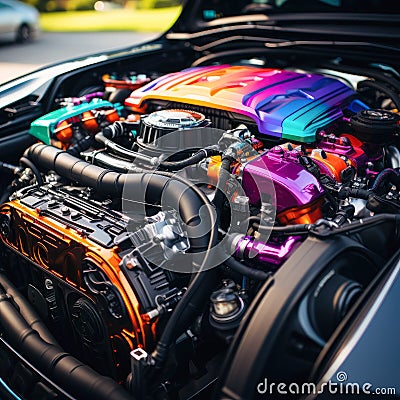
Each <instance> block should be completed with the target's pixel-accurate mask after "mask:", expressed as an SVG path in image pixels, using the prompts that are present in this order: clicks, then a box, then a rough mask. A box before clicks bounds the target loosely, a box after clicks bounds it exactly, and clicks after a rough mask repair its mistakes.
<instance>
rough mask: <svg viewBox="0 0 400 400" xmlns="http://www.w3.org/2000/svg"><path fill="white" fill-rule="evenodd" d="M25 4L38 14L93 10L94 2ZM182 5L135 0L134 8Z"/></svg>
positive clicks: (38, 0) (123, 0) (174, 0)
mask: <svg viewBox="0 0 400 400" xmlns="http://www.w3.org/2000/svg"><path fill="white" fill-rule="evenodd" d="M22 1H24V2H25V3H28V4H31V5H33V6H35V7H36V8H37V9H38V10H39V11H40V12H49V11H73V10H93V6H94V3H95V1H96V0H22ZM104 1H109V2H110V3H116V4H120V5H122V6H125V5H126V4H127V3H128V2H129V3H132V1H128V0H104ZM180 4H182V0H135V8H139V9H149V8H162V7H172V6H177V5H180Z"/></svg>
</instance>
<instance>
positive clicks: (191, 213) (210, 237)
mask: <svg viewBox="0 0 400 400" xmlns="http://www.w3.org/2000/svg"><path fill="white" fill-rule="evenodd" d="M25 154H26V155H27V156H28V157H29V158H30V159H31V160H32V161H33V162H34V163H37V165H39V166H41V167H42V168H45V169H51V170H54V171H55V172H56V173H58V174H60V175H62V176H64V177H68V178H69V179H72V180H76V181H78V182H80V183H81V184H83V185H87V186H90V187H93V188H94V189H95V190H96V191H97V192H99V193H102V194H108V195H114V196H121V194H122V190H123V186H124V184H125V183H127V184H130V185H134V187H135V189H136V190H135V191H134V192H133V193H132V195H137V196H138V198H137V199H135V198H133V199H132V200H138V201H141V200H143V199H142V196H143V193H145V201H146V202H150V203H154V202H159V201H160V199H161V196H164V197H165V198H166V200H169V201H168V202H169V203H173V204H174V205H175V207H174V208H176V205H178V209H179V212H180V214H181V217H182V220H183V221H184V222H185V223H186V225H187V228H188V229H187V230H188V232H189V235H188V236H189V238H190V239H189V240H190V245H191V249H192V251H193V252H199V251H206V255H205V257H204V259H203V263H202V266H200V268H199V272H198V273H197V274H196V277H195V279H193V281H192V282H191V284H190V286H189V288H188V290H187V291H186V293H185V295H184V296H183V298H182V300H181V301H180V302H179V303H178V305H177V307H176V308H175V310H174V312H173V313H172V315H171V318H170V319H169V321H168V323H167V325H166V327H165V329H164V331H163V334H162V336H161V339H160V341H159V343H158V345H157V349H158V353H157V357H156V359H157V360H159V361H160V363H161V364H162V363H163V362H164V361H165V358H166V354H167V352H168V349H169V346H170V345H171V344H172V341H173V340H174V339H175V338H176V337H177V335H179V334H180V333H181V332H182V331H183V330H184V329H185V327H187V325H188V323H190V322H191V321H192V319H193V315H197V314H196V313H197V311H198V310H200V309H201V307H203V305H204V302H205V301H206V298H207V296H208V295H209V293H211V290H212V287H213V285H214V282H215V281H214V278H215V276H214V274H215V271H214V269H210V270H207V271H203V270H204V266H205V264H206V262H207V258H208V254H209V252H208V250H210V249H211V248H212V247H213V246H214V244H215V243H216V240H217V230H216V224H215V221H214V220H213V214H212V210H211V204H210V202H209V201H208V198H207V197H206V195H205V194H204V193H203V192H201V191H200V189H198V188H197V187H196V186H195V185H193V184H192V183H191V182H188V183H185V180H184V179H183V178H182V177H180V176H174V175H173V174H170V173H167V172H154V173H143V174H119V173H116V172H113V171H109V170H105V169H103V168H101V167H97V166H94V165H91V164H89V163H87V162H85V161H82V160H79V159H78V158H76V157H73V156H71V155H70V154H67V153H65V152H63V151H61V150H58V149H55V148H54V147H52V146H46V145H42V144H35V145H33V146H31V147H30V148H29V149H28V150H27V151H26V153H25ZM171 178H173V179H171ZM203 205H206V207H207V208H208V210H209V215H210V232H208V233H207V234H205V235H203V236H201V237H197V236H198V235H191V234H190V229H191V228H192V227H193V228H195V227H196V226H197V225H198V224H199V223H200V221H201V219H200V215H199V210H200V208H201V207H202V206H203ZM193 236H194V237H193Z"/></svg>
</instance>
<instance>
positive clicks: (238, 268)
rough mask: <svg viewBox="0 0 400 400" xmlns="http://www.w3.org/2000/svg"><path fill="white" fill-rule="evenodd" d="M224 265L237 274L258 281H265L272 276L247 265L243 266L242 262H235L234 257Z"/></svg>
mask: <svg viewBox="0 0 400 400" xmlns="http://www.w3.org/2000/svg"><path fill="white" fill-rule="evenodd" d="M224 264H225V265H226V266H227V267H229V268H231V269H232V270H234V271H235V272H238V273H239V274H241V275H244V276H246V277H247V278H250V279H253V280H256V281H265V280H267V279H268V278H269V277H270V276H271V275H272V274H271V273H270V272H264V271H261V270H259V269H254V268H250V267H248V266H247V265H244V264H242V263H241V262H240V261H238V260H235V259H234V258H233V257H229V258H228V259H226V260H225V261H224Z"/></svg>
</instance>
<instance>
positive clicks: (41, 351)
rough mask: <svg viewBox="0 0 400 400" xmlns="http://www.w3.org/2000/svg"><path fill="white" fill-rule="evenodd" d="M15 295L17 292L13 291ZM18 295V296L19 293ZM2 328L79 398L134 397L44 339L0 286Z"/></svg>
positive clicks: (129, 399)
mask: <svg viewBox="0 0 400 400" xmlns="http://www.w3.org/2000/svg"><path fill="white" fill-rule="evenodd" d="M14 296H16V293H14ZM17 297H18V296H17ZM0 324H1V328H0V331H1V332H2V333H3V334H4V335H5V337H6V339H7V340H8V341H9V342H10V344H11V345H12V346H13V347H14V348H15V349H17V350H18V351H19V352H20V353H21V354H22V355H23V356H24V357H25V358H26V359H27V360H28V361H30V362H31V363H32V364H34V365H35V366H36V367H37V368H38V369H39V370H40V372H42V373H43V374H45V375H46V376H47V377H48V378H49V379H50V380H52V381H54V382H55V383H56V384H58V385H59V386H60V387H63V388H67V392H68V393H69V394H71V395H72V396H74V397H75V398H77V399H97V400H110V399H113V400H132V399H133V398H132V396H131V394H130V393H128V392H127V391H126V390H125V389H124V388H123V387H122V386H120V385H118V383H117V382H115V381H114V380H113V379H111V378H109V377H106V376H103V375H100V374H99V373H97V372H96V371H94V370H93V369H92V368H90V367H88V366H87V365H85V364H83V363H81V362H80V361H79V360H77V359H76V358H75V357H73V356H71V355H70V354H68V353H66V352H64V351H63V349H61V347H59V346H57V345H54V344H50V343H48V342H46V341H45V340H43V338H42V337H41V336H40V335H39V333H38V332H37V331H36V330H34V329H32V327H31V326H30V325H29V324H28V322H27V321H26V320H25V319H24V318H23V317H22V315H21V314H20V313H19V312H18V310H17V309H16V308H15V307H14V305H13V303H12V302H11V296H10V295H8V294H7V292H6V290H5V289H4V288H3V286H1V285H0Z"/></svg>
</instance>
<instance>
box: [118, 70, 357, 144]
mask: <svg viewBox="0 0 400 400" xmlns="http://www.w3.org/2000/svg"><path fill="white" fill-rule="evenodd" d="M152 102H156V103H158V104H160V102H161V104H162V105H163V106H164V107H165V106H166V108H170V107H168V105H171V104H173V106H174V107H179V106H180V105H181V104H182V105H191V106H199V107H206V108H208V109H213V110H216V109H217V110H224V111H226V112H229V113H233V114H234V115H233V117H234V118H235V119H237V120H241V121H242V122H244V123H249V121H250V122H252V123H253V124H254V123H255V124H256V126H257V129H258V131H259V132H260V133H261V134H265V135H269V136H273V137H276V138H281V139H289V140H295V141H298V142H307V143H309V142H314V141H315V138H316V133H317V132H318V130H320V129H321V128H323V127H326V126H327V125H329V124H331V123H332V122H334V121H335V120H337V119H339V118H341V117H342V116H343V111H344V110H345V109H347V108H349V109H350V110H351V111H352V112H354V111H358V110H360V109H362V108H364V105H363V104H362V103H361V102H359V101H358V100H355V92H354V91H353V90H352V89H350V88H349V87H348V86H346V85H345V84H344V83H342V82H340V81H338V80H336V79H333V78H327V77H325V76H321V75H316V74H305V73H297V72H293V71H284V70H278V69H265V68H264V69H260V68H255V67H248V66H229V65H223V66H211V67H197V68H190V69H186V70H183V71H181V72H176V73H172V74H168V75H165V76H163V77H160V78H158V79H156V80H155V81H152V82H151V83H149V84H147V85H145V86H143V87H141V88H139V89H137V90H135V91H133V92H132V94H131V95H130V97H129V98H128V99H127V100H126V101H125V105H126V106H129V107H131V108H132V110H133V111H136V112H143V111H145V110H146V107H147V105H148V104H151V103H152ZM203 111H204V110H203Z"/></svg>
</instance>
